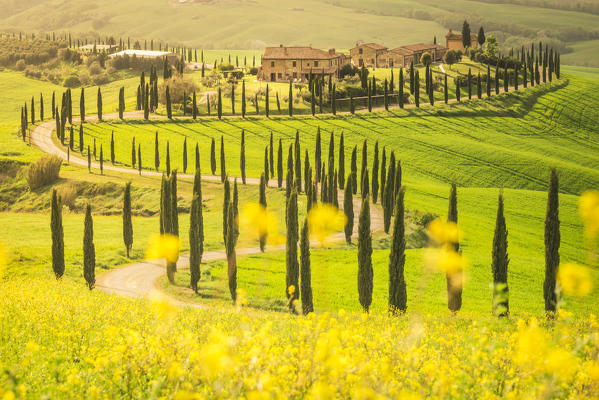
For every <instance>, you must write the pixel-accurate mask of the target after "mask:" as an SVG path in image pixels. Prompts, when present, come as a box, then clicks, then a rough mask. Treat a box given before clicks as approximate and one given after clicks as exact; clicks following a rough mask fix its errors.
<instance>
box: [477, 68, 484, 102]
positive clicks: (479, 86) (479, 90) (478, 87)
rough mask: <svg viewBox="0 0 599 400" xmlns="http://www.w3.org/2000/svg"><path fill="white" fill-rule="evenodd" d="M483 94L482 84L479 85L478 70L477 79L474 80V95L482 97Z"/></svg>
mask: <svg viewBox="0 0 599 400" xmlns="http://www.w3.org/2000/svg"><path fill="white" fill-rule="evenodd" d="M482 96H483V92H482V86H481V81H480V72H479V73H478V79H477V80H476V97H478V98H479V99H480V98H482Z"/></svg>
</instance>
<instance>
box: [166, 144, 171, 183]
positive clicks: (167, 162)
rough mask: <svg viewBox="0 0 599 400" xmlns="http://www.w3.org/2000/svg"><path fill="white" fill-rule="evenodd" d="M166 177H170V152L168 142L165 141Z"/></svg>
mask: <svg viewBox="0 0 599 400" xmlns="http://www.w3.org/2000/svg"><path fill="white" fill-rule="evenodd" d="M166 176H171V151H170V145H169V142H168V140H167V141H166Z"/></svg>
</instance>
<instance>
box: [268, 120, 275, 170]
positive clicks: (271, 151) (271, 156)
mask: <svg viewBox="0 0 599 400" xmlns="http://www.w3.org/2000/svg"><path fill="white" fill-rule="evenodd" d="M274 153H275V146H274V142H273V137H272V131H270V142H269V154H268V161H269V163H268V164H269V165H270V177H271V178H274V177H275V162H274Z"/></svg>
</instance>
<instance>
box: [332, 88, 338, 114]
mask: <svg viewBox="0 0 599 400" xmlns="http://www.w3.org/2000/svg"><path fill="white" fill-rule="evenodd" d="M331 111H332V112H333V115H337V99H336V88H335V85H333V90H332V91H331Z"/></svg>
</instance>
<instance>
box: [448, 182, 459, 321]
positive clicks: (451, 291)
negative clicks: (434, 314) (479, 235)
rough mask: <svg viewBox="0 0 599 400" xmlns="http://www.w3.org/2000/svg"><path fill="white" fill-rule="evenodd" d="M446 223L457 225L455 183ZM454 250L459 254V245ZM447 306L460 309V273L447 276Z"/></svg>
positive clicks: (455, 245) (455, 244) (450, 197)
mask: <svg viewBox="0 0 599 400" xmlns="http://www.w3.org/2000/svg"><path fill="white" fill-rule="evenodd" d="M447 221H448V222H453V223H455V224H457V223H458V194H457V188H456V184H455V182H454V183H452V184H451V191H450V193H449V210H448V212H447ZM453 246H454V250H455V251H456V253H457V252H459V250H460V244H459V243H454V245H453ZM446 278H447V306H448V308H449V310H450V311H452V312H454V313H455V312H457V311H459V310H460V308H462V272H461V271H459V272H454V273H452V274H447V276H446Z"/></svg>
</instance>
